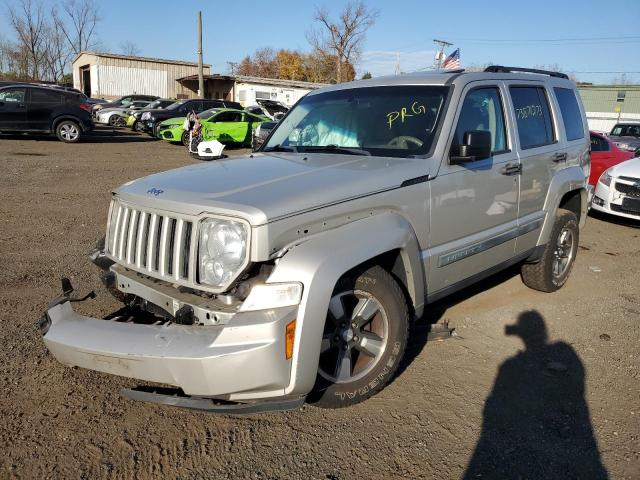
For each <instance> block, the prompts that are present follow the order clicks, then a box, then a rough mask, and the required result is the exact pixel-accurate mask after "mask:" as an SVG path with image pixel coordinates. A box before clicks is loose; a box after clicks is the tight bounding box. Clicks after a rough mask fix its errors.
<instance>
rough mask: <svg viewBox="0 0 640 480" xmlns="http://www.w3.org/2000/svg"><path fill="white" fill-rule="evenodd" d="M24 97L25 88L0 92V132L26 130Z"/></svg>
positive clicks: (25, 103) (25, 102) (13, 88)
mask: <svg viewBox="0 0 640 480" xmlns="http://www.w3.org/2000/svg"><path fill="white" fill-rule="evenodd" d="M26 97H27V89H26V88H25V87H11V88H5V89H3V90H0V132H2V131H6V132H8V131H16V130H18V131H23V130H28V128H27V127H28V125H27V98H26Z"/></svg>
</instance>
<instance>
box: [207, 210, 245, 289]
mask: <svg viewBox="0 0 640 480" xmlns="http://www.w3.org/2000/svg"><path fill="white" fill-rule="evenodd" d="M247 240H248V227H247V226H246V225H245V224H243V223H240V222H235V221H233V220H220V219H215V218H212V219H207V220H205V221H204V222H202V224H201V226H200V251H199V263H200V274H199V278H200V283H205V284H208V285H211V286H214V287H223V286H225V285H228V284H229V283H230V282H231V281H233V280H234V279H235V277H236V276H237V275H238V274H239V273H240V271H241V270H242V268H243V267H244V265H245V261H246V257H247Z"/></svg>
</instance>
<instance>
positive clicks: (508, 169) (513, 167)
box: [500, 163, 522, 175]
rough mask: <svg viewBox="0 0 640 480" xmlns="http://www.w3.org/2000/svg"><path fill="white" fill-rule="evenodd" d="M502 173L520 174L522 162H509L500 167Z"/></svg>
mask: <svg viewBox="0 0 640 480" xmlns="http://www.w3.org/2000/svg"><path fill="white" fill-rule="evenodd" d="M500 173H501V174H503V175H519V174H521V173H522V164H520V163H507V164H506V165H505V166H504V167H502V168H501V169H500Z"/></svg>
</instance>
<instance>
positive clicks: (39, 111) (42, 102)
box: [27, 88, 65, 131]
mask: <svg viewBox="0 0 640 480" xmlns="http://www.w3.org/2000/svg"><path fill="white" fill-rule="evenodd" d="M64 99H65V96H64V94H63V93H60V92H57V91H55V90H51V89H47V88H30V89H29V96H28V97H27V119H28V121H29V128H32V129H34V130H46V131H49V130H51V128H52V125H51V123H52V121H53V117H54V113H55V112H56V111H57V110H58V109H60V107H61V106H62V105H63V104H64Z"/></svg>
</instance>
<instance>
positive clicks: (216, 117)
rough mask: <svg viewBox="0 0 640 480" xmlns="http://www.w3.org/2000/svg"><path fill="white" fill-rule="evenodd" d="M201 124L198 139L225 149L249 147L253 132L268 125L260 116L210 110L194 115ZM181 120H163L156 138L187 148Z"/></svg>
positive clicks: (223, 109) (241, 112)
mask: <svg viewBox="0 0 640 480" xmlns="http://www.w3.org/2000/svg"><path fill="white" fill-rule="evenodd" d="M198 118H199V119H200V123H202V139H203V140H218V141H219V142H220V143H224V144H225V145H230V144H235V145H243V146H251V139H252V138H253V130H254V129H255V128H256V127H257V126H258V125H259V124H260V123H262V122H268V121H270V119H269V118H267V117H265V116H262V115H255V114H253V113H249V112H245V111H244V110H234V109H231V108H212V109H210V110H205V111H204V112H201V113H199V114H198ZM184 120H185V117H176V118H170V119H168V120H165V121H164V122H162V123H161V124H160V126H159V127H158V137H159V138H161V139H162V140H166V141H167V142H172V143H178V142H180V143H182V144H183V145H187V143H188V141H189V132H187V131H186V130H184V129H183V125H184Z"/></svg>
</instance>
